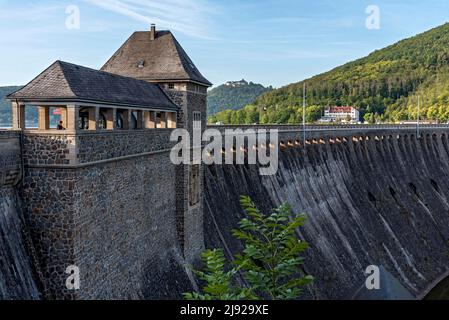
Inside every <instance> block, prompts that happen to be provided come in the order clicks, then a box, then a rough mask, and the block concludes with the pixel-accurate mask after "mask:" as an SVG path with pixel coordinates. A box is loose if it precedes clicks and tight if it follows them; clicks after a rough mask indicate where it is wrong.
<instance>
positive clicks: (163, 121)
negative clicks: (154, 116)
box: [158, 112, 167, 129]
mask: <svg viewBox="0 0 449 320" xmlns="http://www.w3.org/2000/svg"><path fill="white" fill-rule="evenodd" d="M160 114H161V117H160V119H158V122H159V123H158V128H160V129H165V128H167V112H161V113H160Z"/></svg>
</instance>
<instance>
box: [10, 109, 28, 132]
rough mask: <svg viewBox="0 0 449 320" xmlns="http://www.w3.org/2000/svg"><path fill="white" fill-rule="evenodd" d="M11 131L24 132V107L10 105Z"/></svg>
mask: <svg viewBox="0 0 449 320" xmlns="http://www.w3.org/2000/svg"><path fill="white" fill-rule="evenodd" d="M12 129H13V130H25V105H20V104H18V103H16V102H13V103H12Z"/></svg>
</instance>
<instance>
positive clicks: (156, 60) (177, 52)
mask: <svg viewBox="0 0 449 320" xmlns="http://www.w3.org/2000/svg"><path fill="white" fill-rule="evenodd" d="M142 62H143V63H142ZM139 64H141V66H140V67H139ZM101 70H103V71H107V72H111V73H116V74H120V75H123V76H127V77H132V78H137V79H142V80H147V81H171V80H174V81H179V80H183V81H186V80H190V81H194V82H198V83H201V84H204V85H206V86H212V83H210V82H209V81H208V80H207V79H206V78H205V77H204V76H203V75H202V74H201V73H200V71H199V70H198V69H197V67H196V66H195V64H194V63H193V62H192V60H191V59H190V58H189V56H188V55H187V53H186V52H185V51H184V49H183V48H182V47H181V45H180V44H179V43H178V41H177V40H176V38H175V37H174V36H173V34H172V33H171V32H170V31H157V32H156V36H155V39H154V40H151V31H140V32H134V33H133V34H132V35H131V37H130V38H129V39H128V40H127V41H126V42H125V43H124V44H123V45H122V47H121V48H120V49H118V51H117V52H116V53H115V54H114V55H113V56H112V57H111V58H110V59H109V61H108V62H106V64H105V65H104V66H103V67H102V68H101Z"/></svg>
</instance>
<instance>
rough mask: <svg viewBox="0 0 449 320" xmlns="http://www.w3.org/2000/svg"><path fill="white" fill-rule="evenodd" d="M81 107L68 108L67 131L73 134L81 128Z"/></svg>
mask: <svg viewBox="0 0 449 320" xmlns="http://www.w3.org/2000/svg"><path fill="white" fill-rule="evenodd" d="M79 117H80V107H79V106H78V105H68V106H67V124H66V130H67V131H71V132H76V131H78V128H79Z"/></svg>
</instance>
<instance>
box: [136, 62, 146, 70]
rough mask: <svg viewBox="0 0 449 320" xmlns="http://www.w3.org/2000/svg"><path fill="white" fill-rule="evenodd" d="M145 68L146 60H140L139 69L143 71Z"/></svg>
mask: <svg viewBox="0 0 449 320" xmlns="http://www.w3.org/2000/svg"><path fill="white" fill-rule="evenodd" d="M143 67H145V60H140V61H139V63H138V64H137V68H139V69H142V68H143Z"/></svg>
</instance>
